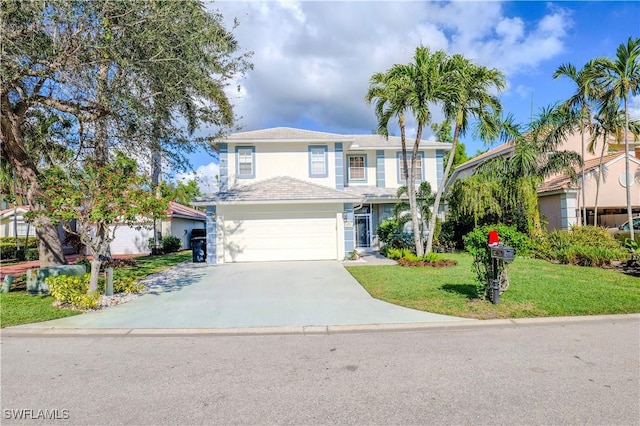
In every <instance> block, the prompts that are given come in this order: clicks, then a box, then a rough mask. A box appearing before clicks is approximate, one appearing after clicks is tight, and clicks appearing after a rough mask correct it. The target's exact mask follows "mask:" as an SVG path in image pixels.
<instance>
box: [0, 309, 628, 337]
mask: <svg viewBox="0 0 640 426" xmlns="http://www.w3.org/2000/svg"><path fill="white" fill-rule="evenodd" d="M630 321H638V322H640V314H624V315H594V316H579V317H545V318H511V319H493V320H472V319H469V320H462V321H443V322H426V323H425V322H421V323H403V324H355V325H308V326H282V327H225V328H81V329H80V328H44V327H43V328H33V327H32V328H26V327H19V326H17V327H9V328H3V329H2V330H0V337H64V336H104V337H154V336H155V337H161V336H164V337H170V336H176V337H178V336H184V337H187V336H269V335H330V334H348V333H376V332H409V331H427V330H431V331H439V330H464V329H475V328H486V327H503V328H504V327H523V326H527V327H528V326H550V325H563V324H567V325H568V324H575V323H584V322H630Z"/></svg>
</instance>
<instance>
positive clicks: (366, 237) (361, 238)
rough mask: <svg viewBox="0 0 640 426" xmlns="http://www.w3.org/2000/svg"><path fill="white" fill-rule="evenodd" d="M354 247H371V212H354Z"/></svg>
mask: <svg viewBox="0 0 640 426" xmlns="http://www.w3.org/2000/svg"><path fill="white" fill-rule="evenodd" d="M354 216H355V220H356V223H355V231H356V248H370V247H371V214H356V215H354Z"/></svg>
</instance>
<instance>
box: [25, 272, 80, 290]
mask: <svg viewBox="0 0 640 426" xmlns="http://www.w3.org/2000/svg"><path fill="white" fill-rule="evenodd" d="M86 273H87V268H86V267H85V266H84V265H57V266H46V267H44V268H32V269H27V294H30V295H32V296H33V295H38V294H48V293H49V286H48V285H47V283H45V281H44V280H45V279H46V278H47V277H57V276H58V275H68V276H83V275H84V274H86Z"/></svg>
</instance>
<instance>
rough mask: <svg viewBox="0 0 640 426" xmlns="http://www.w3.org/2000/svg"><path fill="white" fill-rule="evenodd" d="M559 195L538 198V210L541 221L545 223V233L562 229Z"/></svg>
mask: <svg viewBox="0 0 640 426" xmlns="http://www.w3.org/2000/svg"><path fill="white" fill-rule="evenodd" d="M560 201H561V194H553V195H549V196H546V197H539V198H538V208H539V209H540V215H541V216H542V218H543V220H544V219H546V221H547V232H551V231H553V230H555V229H562V215H561V213H560V204H561V203H560Z"/></svg>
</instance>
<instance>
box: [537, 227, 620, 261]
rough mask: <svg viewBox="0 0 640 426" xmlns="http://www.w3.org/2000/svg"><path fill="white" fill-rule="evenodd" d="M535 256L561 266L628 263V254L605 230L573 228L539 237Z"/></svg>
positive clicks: (599, 228) (598, 228)
mask: <svg viewBox="0 0 640 426" xmlns="http://www.w3.org/2000/svg"><path fill="white" fill-rule="evenodd" d="M536 256H537V257H540V258H543V259H547V260H553V261H556V262H560V263H564V264H570V265H581V266H596V267H601V266H606V265H610V264H611V262H612V261H614V260H626V259H628V257H629V252H628V250H626V249H625V248H624V247H622V244H621V243H620V241H618V240H616V239H615V238H614V237H613V236H611V235H610V234H609V232H608V231H607V230H606V229H605V228H601V227H597V226H576V227H573V228H571V230H556V231H553V232H552V233H550V234H549V235H547V236H546V237H542V238H541V239H540V240H539V241H537V251H536Z"/></svg>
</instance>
